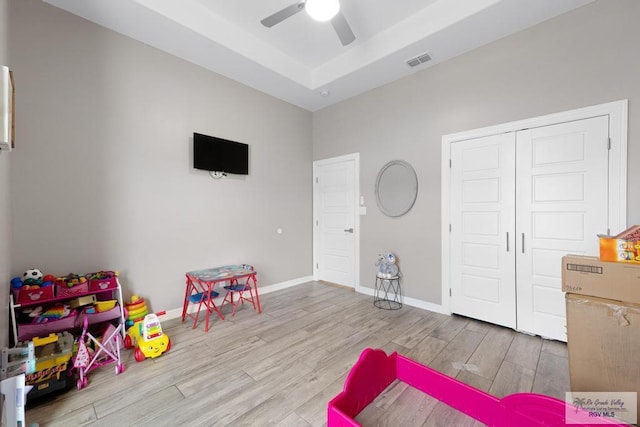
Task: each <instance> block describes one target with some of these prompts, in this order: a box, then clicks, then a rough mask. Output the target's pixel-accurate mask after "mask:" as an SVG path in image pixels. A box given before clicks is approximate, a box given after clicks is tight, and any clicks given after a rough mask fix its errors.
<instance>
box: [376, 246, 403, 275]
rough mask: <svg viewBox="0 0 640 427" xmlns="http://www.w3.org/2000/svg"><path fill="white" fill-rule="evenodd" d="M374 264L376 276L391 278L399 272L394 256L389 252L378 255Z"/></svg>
mask: <svg viewBox="0 0 640 427" xmlns="http://www.w3.org/2000/svg"><path fill="white" fill-rule="evenodd" d="M376 266H377V267H378V277H380V278H382V279H391V278H392V277H396V276H397V275H398V273H399V271H398V266H397V265H396V256H395V255H394V254H392V253H391V252H389V253H387V254H384V255H382V254H380V255H378V261H376Z"/></svg>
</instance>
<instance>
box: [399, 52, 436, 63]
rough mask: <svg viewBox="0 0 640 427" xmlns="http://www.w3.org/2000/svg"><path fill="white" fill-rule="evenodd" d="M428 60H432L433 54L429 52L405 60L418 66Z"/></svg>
mask: <svg viewBox="0 0 640 427" xmlns="http://www.w3.org/2000/svg"><path fill="white" fill-rule="evenodd" d="M427 61H431V55H429V54H428V53H427V52H425V53H423V54H420V55H418V56H416V57H415V58H411V59H407V60H406V61H405V62H406V63H407V65H408V66H410V67H417V66H418V65H420V64H424V63H425V62H427Z"/></svg>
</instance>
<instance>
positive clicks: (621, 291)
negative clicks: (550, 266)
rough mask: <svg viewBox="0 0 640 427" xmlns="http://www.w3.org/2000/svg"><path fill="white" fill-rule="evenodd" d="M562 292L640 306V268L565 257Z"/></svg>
mask: <svg viewBox="0 0 640 427" xmlns="http://www.w3.org/2000/svg"><path fill="white" fill-rule="evenodd" d="M562 290H563V291H564V292H569V293H572V294H579V295H589V296H594V297H600V298H606V299H611V300H616V301H625V302H630V303H636V304H640V264H628V263H619V262H607V261H601V260H599V259H598V258H596V257H587V256H580V255H565V256H563V257H562Z"/></svg>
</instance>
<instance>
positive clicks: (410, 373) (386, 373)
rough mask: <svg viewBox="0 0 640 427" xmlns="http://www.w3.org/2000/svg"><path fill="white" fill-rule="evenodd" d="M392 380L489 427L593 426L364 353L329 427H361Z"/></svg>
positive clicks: (403, 361)
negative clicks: (363, 416)
mask: <svg viewBox="0 0 640 427" xmlns="http://www.w3.org/2000/svg"><path fill="white" fill-rule="evenodd" d="M395 379H398V380H400V381H402V382H404V383H406V384H408V385H410V386H412V387H414V388H416V389H418V390H420V391H421V392H423V393H426V394H428V395H430V396H433V397H434V398H436V399H438V400H440V401H442V402H443V403H446V404H447V405H449V406H451V407H452V408H454V409H456V410H458V411H460V412H463V413H464V414H466V415H468V416H470V417H471V418H474V419H476V420H478V421H480V422H482V423H484V424H486V425H489V426H496V427H507V426H518V427H528V426H564V425H570V426H587V425H592V424H589V423H590V422H593V418H591V419H589V414H588V413H587V412H586V411H583V410H580V409H578V408H576V407H573V406H570V407H569V410H567V404H566V403H565V402H564V401H562V400H559V399H556V398H553V397H549V396H543V395H540V394H533V393H516V394H511V395H509V396H506V397H503V398H502V399H499V398H497V397H495V396H492V395H490V394H488V393H485V392H484V391H482V390H478V389H476V388H474V387H471V386H469V385H467V384H464V383H462V382H460V381H458V380H456V379H454V378H451V377H449V376H447V375H444V374H442V373H440V372H438V371H435V370H433V369H431V368H428V367H426V366H424V365H421V364H419V363H417V362H415V361H413V360H411V359H408V358H406V357H404V356H402V355H400V354H398V353H393V354H392V355H390V356H387V355H386V353H385V352H384V351H382V350H374V349H370V348H367V349H365V350H364V351H363V352H362V354H361V355H360V358H359V359H358V361H357V362H356V364H355V365H354V366H353V368H352V369H351V372H349V374H348V375H347V380H346V381H345V385H344V390H343V391H342V392H341V393H340V394H338V395H337V396H336V397H335V398H333V399H332V400H331V401H330V402H329V407H328V419H327V425H328V427H343V426H345V427H355V426H360V424H359V423H358V422H356V421H355V417H356V416H357V415H358V414H359V413H360V411H362V410H363V409H364V408H365V407H366V406H367V405H369V404H370V403H371V402H373V400H374V399H375V398H376V397H377V396H378V395H379V394H380V393H382V392H383V391H384V389H386V388H387V387H388V386H389V385H390V384H391V383H392V382H393V381H394V380H395ZM565 416H569V417H571V418H570V419H565ZM603 424H605V425H618V426H623V425H624V426H626V425H627V424H618V423H616V422H615V421H613V420H610V419H603V418H598V425H603Z"/></svg>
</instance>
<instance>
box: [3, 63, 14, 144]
mask: <svg viewBox="0 0 640 427" xmlns="http://www.w3.org/2000/svg"><path fill="white" fill-rule="evenodd" d="M14 111H15V85H14V80H13V72H12V71H11V70H9V67H6V66H4V65H3V66H0V150H3V151H4V150H6V151H11V150H12V149H13V148H15V146H16V145H15V114H14Z"/></svg>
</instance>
